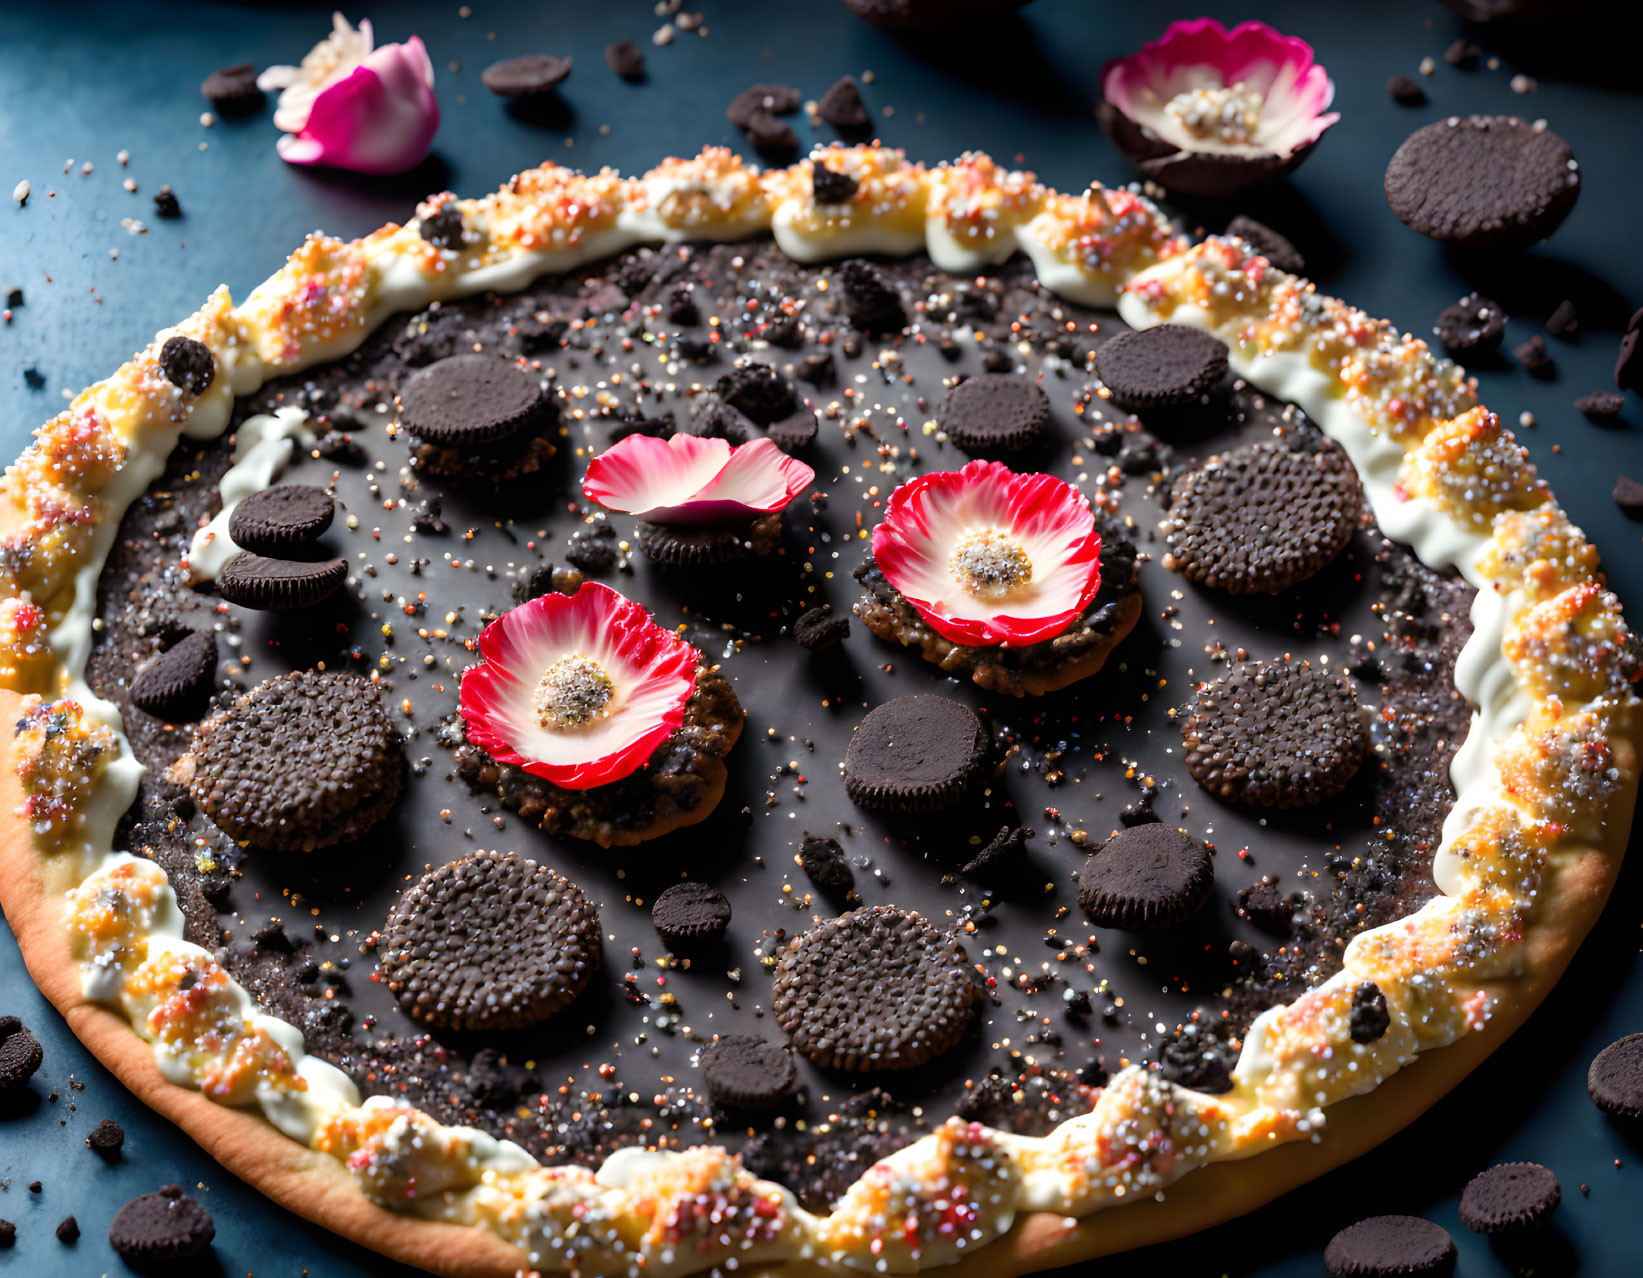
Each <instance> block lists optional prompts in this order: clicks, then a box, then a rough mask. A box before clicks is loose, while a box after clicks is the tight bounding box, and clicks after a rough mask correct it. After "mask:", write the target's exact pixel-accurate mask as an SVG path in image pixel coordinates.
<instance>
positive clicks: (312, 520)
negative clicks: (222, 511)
mask: <svg viewBox="0 0 1643 1278" xmlns="http://www.w3.org/2000/svg"><path fill="white" fill-rule="evenodd" d="M336 513H337V506H336V502H335V501H333V500H332V498H331V494H330V493H328V492H326V491H325V489H323V488H315V487H314V486H312V485H310V484H276V485H274V487H272V488H265V489H263V490H262V491H261V492H260V493H252V494H251V495H250V496H249V497H247V498H245V499H244V500H243V501H241V502H240V503H239V504H238V505H236V506H235V507H234V510H233V512H232V513H231V514H230V515H229V516H228V537H229V540H231V541H232V542H233V543H234V544H235V545H236V546H238V547H239V548H240V549H241V550H249V551H251V552H252V553H253V554H258V555H270V556H273V557H274V558H282V557H290V558H295V559H306V558H310V557H311V556H310V555H309V554H308V553H307V552H308V550H309V548H310V547H311V546H312V545H313V544H314V542H315V541H316V540H318V539H319V537H321V536H322V535H323V534H324V533H325V530H326V529H327V528H329V527H330V526H331V520H332V519H334V518H335V517H336Z"/></svg>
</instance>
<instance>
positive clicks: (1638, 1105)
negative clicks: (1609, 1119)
mask: <svg viewBox="0 0 1643 1278" xmlns="http://www.w3.org/2000/svg"><path fill="white" fill-rule="evenodd" d="M1586 1090H1587V1091H1588V1092H1590V1093H1591V1095H1592V1103H1593V1104H1594V1105H1596V1106H1597V1107H1598V1108H1599V1109H1601V1110H1602V1111H1603V1112H1604V1113H1605V1114H1612V1115H1614V1116H1615V1117H1616V1118H1624V1119H1631V1120H1635V1119H1640V1118H1643V1034H1628V1035H1626V1037H1625V1038H1620V1039H1616V1040H1615V1041H1614V1042H1612V1043H1610V1044H1609V1045H1608V1046H1607V1047H1605V1048H1604V1049H1603V1050H1602V1051H1601V1052H1599V1053H1598V1054H1597V1056H1596V1058H1595V1059H1594V1060H1593V1061H1592V1066H1591V1068H1590V1069H1589V1070H1587V1071H1586Z"/></svg>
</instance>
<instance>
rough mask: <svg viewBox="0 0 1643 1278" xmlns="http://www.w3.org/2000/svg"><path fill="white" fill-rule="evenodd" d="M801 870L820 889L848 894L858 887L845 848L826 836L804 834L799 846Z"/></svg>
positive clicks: (808, 832) (806, 832) (807, 831)
mask: <svg viewBox="0 0 1643 1278" xmlns="http://www.w3.org/2000/svg"><path fill="white" fill-rule="evenodd" d="M799 868H800V869H801V870H803V871H804V872H805V875H806V876H807V877H808V878H809V879H810V881H811V882H812V883H814V884H815V885H816V886H817V887H819V888H825V889H827V890H829V891H833V892H848V891H849V890H850V889H851V888H853V887H855V886H856V876H855V874H854V873H853V872H852V871H851V869H850V861H849V859H848V858H847V857H846V856H845V855H844V848H843V846H842V845H841V844H840V843H839V841H838V840H837V839H834V838H829V837H827V836H826V835H817V834H811V833H810V831H809V830H806V831H805V832H804V841H803V842H802V843H800V844H799Z"/></svg>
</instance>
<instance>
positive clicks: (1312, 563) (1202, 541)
mask: <svg viewBox="0 0 1643 1278" xmlns="http://www.w3.org/2000/svg"><path fill="white" fill-rule="evenodd" d="M1362 518H1363V488H1362V485H1360V484H1359V482H1358V472H1357V470H1356V468H1355V467H1354V466H1353V465H1352V462H1351V460H1350V459H1349V458H1348V457H1347V455H1346V452H1345V450H1344V449H1342V448H1341V447H1340V445H1338V444H1336V443H1334V442H1332V441H1326V442H1325V443H1324V444H1323V445H1322V446H1321V447H1320V448H1318V450H1317V451H1316V452H1313V451H1310V450H1308V449H1305V448H1302V447H1299V446H1297V445H1296V444H1294V443H1292V442H1290V441H1289V440H1285V439H1265V440H1262V441H1260V442H1259V443H1256V444H1249V445H1246V446H1245V447H1243V448H1235V449H1232V450H1231V451H1229V452H1226V453H1222V454H1220V455H1219V456H1216V457H1211V458H1210V459H1209V460H1208V461H1206V462H1205V463H1204V464H1203V465H1202V466H1200V467H1198V468H1197V469H1196V470H1191V471H1188V472H1187V473H1186V474H1184V475H1182V476H1180V477H1179V478H1177V479H1176V481H1175V484H1174V486H1173V488H1172V490H1171V496H1170V507H1169V518H1168V520H1167V521H1165V524H1164V533H1165V538H1164V540H1165V545H1166V546H1168V548H1169V549H1168V551H1167V553H1166V554H1165V555H1164V566H1165V567H1166V568H1168V569H1170V570H1171V571H1172V572H1178V573H1180V574H1181V575H1182V576H1183V577H1185V578H1186V579H1187V580H1188V581H1190V582H1193V583H1195V584H1196V585H1200V586H1209V587H1213V588H1214V589H1217V590H1225V591H1226V592H1228V593H1229V594H1234V595H1273V594H1278V593H1279V592H1281V591H1284V590H1288V589H1289V588H1290V587H1291V586H1295V585H1298V584H1299V583H1300V582H1303V581H1305V580H1306V579H1307V578H1309V577H1311V576H1313V575H1314V574H1316V573H1317V572H1319V571H1320V570H1321V569H1323V568H1324V567H1325V566H1326V565H1327V564H1329V563H1330V562H1331V561H1332V560H1333V559H1334V558H1335V557H1336V556H1337V555H1339V554H1340V553H1341V551H1342V550H1344V549H1345V548H1346V545H1347V543H1348V542H1349V541H1351V540H1352V533H1353V532H1354V530H1356V529H1357V527H1358V525H1359V523H1360V522H1361V520H1362Z"/></svg>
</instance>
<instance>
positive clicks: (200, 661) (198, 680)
mask: <svg viewBox="0 0 1643 1278" xmlns="http://www.w3.org/2000/svg"><path fill="white" fill-rule="evenodd" d="M216 677H217V637H216V635H213V634H207V633H206V632H205V631H202V630H196V631H193V632H191V633H189V634H187V635H185V636H183V638H182V639H180V640H179V641H178V642H177V643H175V644H174V645H172V646H171V647H170V648H167V649H166V650H165V651H164V652H162V653H161V654H160V655H159V656H157V657H155V658H153V659H152V660H151V661H149V662H148V664H147V665H145V666H144V667H143V668H142V669H141V670H139V671H138V672H137V674H136V677H135V678H133V679H132V681H131V700H132V702H133V703H134V704H135V705H136V706H137V708H138V709H139V710H143V711H145V712H147V713H148V714H151V715H154V716H156V717H158V718H161V719H172V720H177V719H184V718H193V717H196V716H197V715H198V714H199V712H200V711H201V710H203V709H204V708H205V702H206V699H207V698H208V697H209V696H210V694H211V686H212V684H213V683H214V682H215V680H216Z"/></svg>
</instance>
